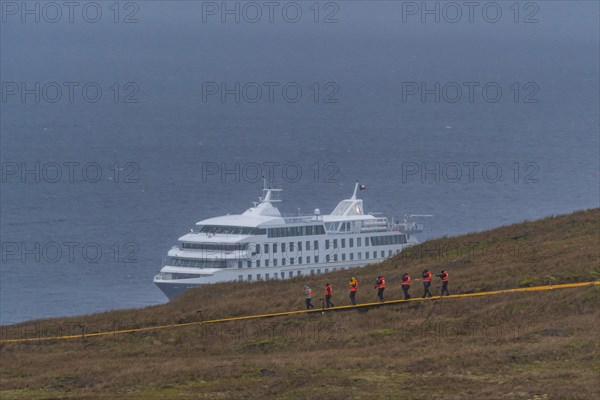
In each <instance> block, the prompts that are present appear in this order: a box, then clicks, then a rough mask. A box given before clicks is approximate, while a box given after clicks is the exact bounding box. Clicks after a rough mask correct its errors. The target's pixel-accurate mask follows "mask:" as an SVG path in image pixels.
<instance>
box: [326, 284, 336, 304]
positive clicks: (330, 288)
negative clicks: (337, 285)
mask: <svg viewBox="0 0 600 400" xmlns="http://www.w3.org/2000/svg"><path fill="white" fill-rule="evenodd" d="M331 296H333V286H331V285H330V284H329V283H326V284H325V302H326V303H327V308H329V307H335V306H334V304H333V303H332V302H331Z"/></svg>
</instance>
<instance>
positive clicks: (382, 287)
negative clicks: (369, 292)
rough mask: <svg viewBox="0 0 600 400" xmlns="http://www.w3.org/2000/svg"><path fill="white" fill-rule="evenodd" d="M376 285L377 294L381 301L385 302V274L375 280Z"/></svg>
mask: <svg viewBox="0 0 600 400" xmlns="http://www.w3.org/2000/svg"><path fill="white" fill-rule="evenodd" d="M375 287H376V288H377V296H379V301H381V302H383V301H385V300H383V291H384V290H385V278H384V277H383V276H381V275H380V276H379V277H378V278H377V280H376V281H375Z"/></svg>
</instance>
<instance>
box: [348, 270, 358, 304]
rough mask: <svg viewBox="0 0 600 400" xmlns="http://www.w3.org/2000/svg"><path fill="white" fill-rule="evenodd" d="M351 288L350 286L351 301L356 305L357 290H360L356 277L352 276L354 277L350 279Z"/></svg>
mask: <svg viewBox="0 0 600 400" xmlns="http://www.w3.org/2000/svg"><path fill="white" fill-rule="evenodd" d="M348 286H349V288H350V302H351V303H352V305H353V306H355V305H356V292H357V291H358V281H357V280H356V278H355V277H352V279H350V283H349V284H348Z"/></svg>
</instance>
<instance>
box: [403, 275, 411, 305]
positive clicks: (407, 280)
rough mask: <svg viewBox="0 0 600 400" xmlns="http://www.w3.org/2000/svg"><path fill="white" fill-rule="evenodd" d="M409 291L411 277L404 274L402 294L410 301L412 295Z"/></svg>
mask: <svg viewBox="0 0 600 400" xmlns="http://www.w3.org/2000/svg"><path fill="white" fill-rule="evenodd" d="M408 289H410V275H409V274H404V275H402V292H403V293H404V300H409V299H410V294H408Z"/></svg>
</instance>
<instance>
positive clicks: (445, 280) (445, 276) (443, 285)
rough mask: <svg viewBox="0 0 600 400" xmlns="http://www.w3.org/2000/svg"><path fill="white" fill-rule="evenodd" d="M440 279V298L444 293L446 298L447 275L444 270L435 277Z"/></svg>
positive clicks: (448, 294) (447, 294)
mask: <svg viewBox="0 0 600 400" xmlns="http://www.w3.org/2000/svg"><path fill="white" fill-rule="evenodd" d="M436 276H438V277H440V278H441V279H442V296H443V295H444V293H446V296H450V293H448V273H447V272H446V271H444V270H442V272H441V273H440V274H439V275H436Z"/></svg>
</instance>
